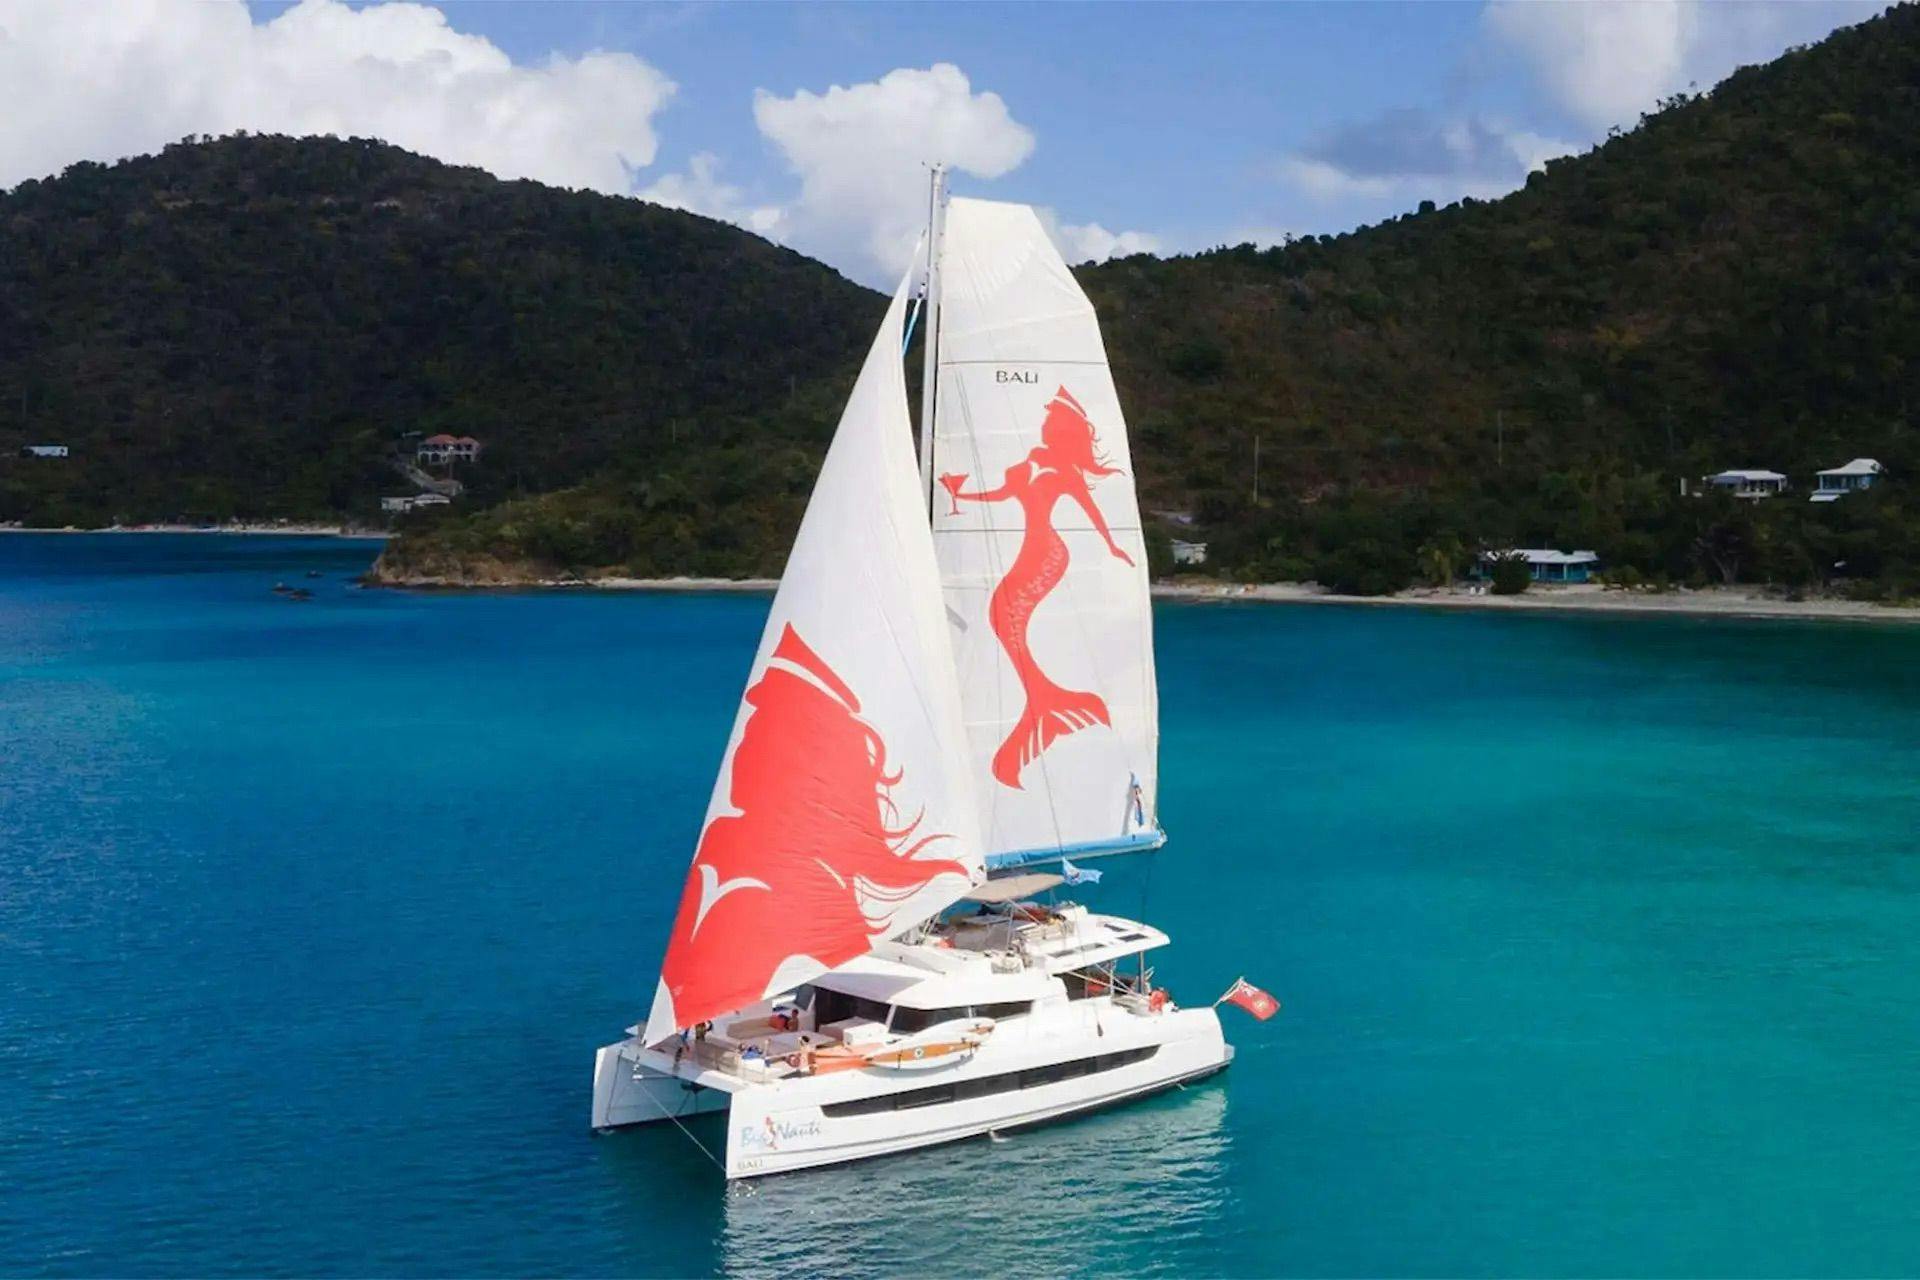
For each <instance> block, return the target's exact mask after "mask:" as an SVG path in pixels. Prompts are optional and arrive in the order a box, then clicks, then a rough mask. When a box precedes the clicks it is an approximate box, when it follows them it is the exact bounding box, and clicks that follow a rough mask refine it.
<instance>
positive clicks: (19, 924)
mask: <svg viewBox="0 0 1920 1280" xmlns="http://www.w3.org/2000/svg"><path fill="white" fill-rule="evenodd" d="M371 551H372V549H371V547H370V546H369V545H368V544H354V543H343V542H338V541H320V540H316V541H304V540H286V539H264V538H263V539H246V538H223V537H199V538H195V537H182V538H165V537H137V538H136V537H111V536H109V537H78V536H68V537H31V536H7V537H0V976H3V977H4V981H0V1272H5V1273H8V1274H20V1273H25V1274H42V1273H47V1274H83V1273H103V1272H106V1273H115V1274H135V1275H146V1274H203V1273H236V1272H244V1273H275V1274H281V1273H295V1274H304V1273H329V1272H333V1273H337V1272H350V1273H356V1274H364V1273H369V1272H377V1273H403V1274H422V1275H471V1274H498V1273H527V1272H535V1273H555V1272H557V1273H583V1274H614V1273H648V1274H656V1273H671V1274H686V1273H694V1274H698V1273H706V1272H713V1271H737V1272H748V1273H754V1274H766V1273H792V1274H801V1273H805V1274H840V1273H845V1272H848V1271H852V1270H877V1271H881V1272H888V1273H905V1272H915V1273H923V1272H931V1273H935V1274H995V1275H998V1274H1033V1273H1059V1272H1068V1271H1085V1272H1098V1273H1114V1272H1120V1273H1129V1274H1135V1273H1181V1274H1187V1273H1216V1274H1217V1273H1233V1274H1249V1273H1274V1274H1279V1273H1285V1274H1299V1275H1362V1274H1365V1275H1372V1274H1381V1273H1390V1274H1401V1273H1415V1274H1449V1275H1452V1274H1459V1275H1479V1274H1497V1273H1515V1272H1525V1273H1545V1274H1644V1273H1663V1274H1664V1273H1676V1272H1678V1273H1699V1274H1716V1275H1734V1274H1740V1275H1745V1274H1808V1273H1813V1274H1832V1275H1856V1274H1868V1273H1895V1272H1898V1273H1909V1274H1910V1273H1913V1272H1915V1271H1916V1270H1920V1224H1917V1222H1916V1219H1920V1213H1916V1210H1915V1209H1914V1206H1913V1199H1912V1198H1913V1189H1914V1187H1915V1186H1916V1185H1920V1143H1917V1142H1916V1141H1915V1138H1914V1135H1915V1134H1916V1133H1920V984H1916V981H1915V976H1916V974H1920V860H1917V859H1916V850H1915V843H1914V832H1915V831H1916V829H1920V781H1917V780H1920V732H1916V726H1920V662H1916V659H1920V631H1913V632H1909V631H1907V630H1904V629H1891V628H1889V629H1871V628H1846V627H1834V626H1815V625H1794V624H1760V623H1740V622H1718V621H1716V622H1691V621H1681V620H1671V619H1662V620H1648V621H1617V620H1596V619H1587V618H1581V619H1561V618H1542V617H1518V618H1515V617H1490V616H1460V615H1442V614H1429V613H1421V612H1415V611H1410V610H1368V609H1336V608H1272V607H1259V606H1224V607H1222V606H1214V607H1207V606H1185V607H1172V608H1164V609H1162V610H1161V612H1160V615H1159V638H1160V652H1161V655H1162V665H1161V682H1162V694H1163V698H1164V705H1165V717H1164V731H1165V733H1164V759H1165V768H1164V785H1163V799H1162V808H1163V816H1164V818H1165V821H1166V824H1167V826H1168V829H1169V830H1170V832H1171V833H1172V836H1173V842H1172V844H1171V846H1170V847H1169V849H1168V851H1167V852H1166V853H1165V854H1164V855H1162V856H1160V857H1159V858H1157V859H1140V858H1136V859H1123V860H1115V861H1110V862H1108V863H1106V864H1104V865H1105V866H1106V867H1107V868H1109V874H1108V877H1107V880H1106V882H1105V884H1103V885H1102V886H1100V887H1099V888H1098V889H1096V890H1093V891H1091V893H1090V894H1089V897H1090V899H1091V900H1092V901H1094V902H1096V903H1097V904H1100V905H1104V906H1107V907H1110V908H1112V909H1115V910H1120V911H1135V910H1144V911H1145V912H1146V913H1147V914H1149V915H1150V917H1151V918H1152V919H1153V920H1154V921H1155V922H1156V923H1159V924H1161V925H1163V926H1165V927H1166V928H1167V929H1168V930H1169V932H1171V933H1172V935H1173V937H1174V940H1175V945H1174V946H1173V947H1172V948H1171V949H1170V950H1168V951H1167V952H1165V953H1164V954H1163V956H1162V957H1161V960H1160V973H1161V975H1162V976H1163V978H1165V979H1166V981H1167V984H1168V985H1169V986H1171V987H1172V988H1173V990H1174V992H1175V994H1176V995H1177V996H1179V997H1180V998H1182V999H1184V1000H1186V1001H1188V1002H1195V1001H1200V1000H1205V999H1210V998H1212V996H1213V995H1214V994H1216V993H1217V992H1218V991H1219V990H1220V989H1222V988H1223V987H1225V986H1226V985H1227V983H1228V982H1230V981H1231V980H1232V978H1233V977H1234V976H1235V975H1236V974H1239V973H1241V972H1245V973H1247V974H1248V975H1249V976H1250V977H1252V978H1253V979H1254V980H1255V981H1257V982H1260V983H1262V984H1263V985H1265V986H1267V987H1269V988H1271V989H1272V990H1273V991H1274V992H1275V993H1276V994H1277V995H1279V996H1280V997H1281V998H1282V999H1283V1001H1284V1002H1285V1005H1286V1008H1285V1011H1284V1012H1283V1013H1282V1014H1281V1015H1280V1016H1279V1017H1277V1018H1275V1019H1274V1020H1273V1021H1271V1022H1268V1023H1264V1024H1257V1023H1254V1022H1252V1021H1251V1020H1249V1019H1247V1018H1245V1017H1243V1016H1241V1015H1240V1014H1239V1013H1238V1012H1236V1011H1233V1010H1228V1011H1226V1016H1227V1019H1228V1021H1227V1027H1228V1032H1229V1035H1230V1036H1231V1038H1232V1039H1233V1040H1234V1041H1235V1042H1236V1043H1237V1044H1238V1045H1239V1046H1240V1057H1239V1059H1238V1061H1237V1062H1236V1064H1235V1066H1234V1068H1233V1070H1232V1071H1230V1072H1228V1073H1227V1074H1226V1075H1225V1076H1223V1077H1220V1078H1219V1080H1218V1082H1217V1083H1210V1084H1207V1085H1205V1086H1202V1087H1198V1088H1194V1089H1190V1090H1187V1091H1185V1092H1182V1093H1176V1094H1171V1095H1168V1096H1166V1097H1163V1098H1159V1099H1154V1100H1151V1101H1148V1102H1145V1103H1142V1104H1139V1105H1136V1106H1132V1107H1129V1108H1124V1109H1121V1110H1116V1111H1112V1112H1108V1113H1105V1114H1101V1115H1098V1116H1094V1117H1090V1118H1086V1119H1083V1120H1079V1121H1075V1122H1070V1123H1067V1124H1064V1125H1058V1126H1055V1127H1052V1128H1048V1129H1042V1130H1037V1131H1034V1132H1030V1133H1025V1134H1021V1135H1018V1136H1016V1137H1015V1138H1013V1139H1012V1140H1011V1141H1007V1142H1001V1143H988V1142H975V1143H966V1144H961V1145H958V1146H955V1147H950V1148H943V1149H938V1150H934V1151H929V1152H922V1153H916V1154H912V1155H908V1156H903V1157H898V1158H895V1159H891V1160H885V1161H879V1162H874V1163H870V1164H867V1165H863V1166H856V1167H852V1168H848V1169H841V1170H830V1171H825V1172H820V1173H813V1174H803V1175H796V1176H791V1177H786V1178H779V1179H771V1180H768V1181H765V1182H761V1183H757V1184H750V1185H747V1186H743V1187H736V1188H732V1189H729V1188H726V1187H724V1186H723V1185H722V1184H721V1183H720V1181H719V1178H718V1175H717V1174H716V1173H715V1172H714V1170H713V1168H712V1167H711V1166H710V1165H708V1164H707V1163H706V1162H705V1160H704V1159H703V1157H702V1156H701V1155H700V1154H699V1153H698V1152H697V1151H694V1150H693V1149H692V1148H691V1147H689V1145H688V1144H687V1142H686V1141H685V1140H684V1139H683V1138H682V1137H681V1136H680V1135H679V1134H677V1133H676V1132H674V1131H673V1130H671V1129H665V1130H658V1131H639V1132H631V1133H625V1134H620V1135H614V1136H612V1137H603V1138H595V1137H593V1136H591V1135H590V1134H589V1133H588V1132H587V1129H586V1121H587V1105H588V1091H589V1090H588V1086H589V1078H590V1069H591V1063H590V1057H591V1054H592V1051H593V1049H594V1047H595V1046H596V1045H598V1044H600V1043H601V1042H603V1041H605V1040H607V1039H610V1038H612V1037H613V1036H614V1035H616V1034H617V1033H618V1030H619V1028H620V1027H621V1026H623V1025H625V1024H626V1023H627V1022H629V1021H632V1020H633V1019H634V1018H635V1017H636V1016H637V1015H639V1014H640V1013H641V1012H642V1006H643V1004H644V1001H645V997H646V995H647V993H648V992H649V990H650V989H651V984H652V968H653V966H654V964H655V963H656V962H657V956H658V946H659V943H660V940H661V938H662V936H663V934H664V931H665V928H666V925H667V920H668V915H669V913H670V911H671V909H672V906H673V902H672V896H671V895H672V893H673V892H674V890H675V889H676V888H677V885H678V882H679V879H680V877H681V875H682V874H683V873H684V867H685V863H686V859H687V857H688V853H689V850H690V848H691V840H692V837H693V835H694V830H695V826H696V824H697V822H698V818H699V815H700V814H701V812H702V809H703V807H704V805H705V801H706V795H707V788H708V786H709V784H710V781H711V777H712V772H713V768H714V765H715V762H716V759H717V755H718V752H719V750H720V747H721V745H722V741H723V737H724V735H725V732H726V729H727V726H728V723H729V720H730V717H731V716H732V714H733V708H734V704H735V698H736V696H737V694H738V690H739V684H740V681H741V678H742V676H743V674H744V670H745V666H746V663H747V661H748V659H749V657H750V655H751V652H752V649H753V645H754V641H755V639H756V634H757V630H758V625H759V620H760V618H761V615H762V613H763V610H764V607H765V606H764V602H763V601H761V600H758V599H754V598H738V597H723V596H706V597H670V596H648V595H492V596H438V595H415V594H403V593H393V592H373V591H360V590H355V589H351V587H350V585H349V582H348V581H347V577H348V575H350V574H352V573H354V572H356V571H358V570H359V569H360V568H362V567H364V565H365V564H366V562H367V561H368V559H369V558H370V556H371ZM309 569H314V570H318V571H319V572H320V573H321V574H322V575H323V576H322V577H320V578H315V579H307V578H306V577H304V574H305V573H306V572H307V571H308V570H309ZM279 579H284V580H286V581H288V582H293V583H297V584H298V585H305V586H310V587H312V588H313V590H314V591H315V594H316V599H315V600H314V601H312V602H311V603H308V604H291V603H286V602H284V601H281V600H279V599H277V598H275V597H273V596H272V595H271V594H270V593H269V591H268V587H269V586H271V584H272V583H273V582H274V581H275V580H279Z"/></svg>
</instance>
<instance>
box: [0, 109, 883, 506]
mask: <svg viewBox="0 0 1920 1280" xmlns="http://www.w3.org/2000/svg"><path fill="white" fill-rule="evenodd" d="M879 307H880V304H879V303H878V302H877V301H876V300H875V299H874V297H873V295H872V294H871V293H870V292H869V291H867V290H865V289H863V288H861V287H860V286H858V285H855V284H853V283H851V282H849V281H847V280H845V279H843V278H842V277H840V276H839V275H838V274H836V273H835V272H833V271H832V270H830V269H828V268H827V267H824V266H822V265H821V264H819V263H817V262H813V261H811V260H809V259H807V258H803V257H801V256H800V255H798V254H795V253H792V252H790V251H788V250H785V249H780V248H778V247H776V246H774V245H771V244H768V243H767V242H766V241H764V240H761V239H758V238H757V237H754V236H750V235H746V234H744V233H742V232H740V231H738V230H737V229H735V228H733V227H730V226H727V225H725V224H722V223H718V222H713V221H710V220H708V219H704V218H698V217H694V216H692V215H690V214H685V213H679V212H675V211H671V210H667V209H662V208H659V207H657V206H653V205H648V204H643V203H641V202H639V201H636V200H624V199H614V198H610V197H606V196H600V195H593V194H588V193H582V192H567V191H558V190H554V189H551V188H547V187H542V186H539V185H537V184H535V183H531V182H500V181H498V180H496V179H494V178H492V177H489V176H488V175H486V174H484V173H481V172H480V171H478V170H474V169H461V168H454V167H451V166H448V165H444V164H440V163H438V162H436V161H432V160H427V159H423V158H422V157H420V156H416V155H412V154H410V153H408V152H405V151H401V150H399V149H398V148H395V147H391V146H387V145H385V144H382V143H377V142H368V141H361V140H357V139H355V140H349V141H339V140H335V139H301V140H294V139H288V138H279V137H245V136H239V137H232V138H224V139H220V140H217V141H197V142H195V141H189V142H187V143H182V144H179V145H175V146H171V147H168V148H167V149H166V150H165V151H164V152H163V153H162V154H160V155H157V156H150V157H145V158H141V159H137V160H131V161H127V162H125V163H122V164H117V165H113V166H110V167H108V166H102V165H96V164H80V165H75V166H73V167H72V168H70V169H68V170H67V171H66V172H65V173H64V174H62V175H61V176H59V177H58V178H55V179H51V180H48V181H44V182H27V183H24V184H22V185H21V186H19V187H17V188H15V189H14V190H13V191H11V192H8V193H6V194H4V195H0V520H23V521H25V522H27V523H54V524H66V523H79V524H100V523H105V522H107V521H110V520H113V519H115V518H124V519H170V518H184V519H193V520H220V519H227V518H234V517H242V518H246V517H260V516H305V517H336V518H337V517H339V516H342V515H356V514H371V513H373V512H375V511H377V509H378V498H379V496H380V495H381V494H382V493H383V492H388V493H391V492H407V491H408V486H407V485H406V484H405V483H404V482H403V481H401V479H400V478H399V477H398V476H396V475H395V474H394V473H393V471H392V470H391V468H390V467H389V466H388V465H387V462H386V458H387V455H388V454H389V453H391V452H392V451H393V450H394V447H395V443H396V441H397V440H399V439H400V438H401V437H402V436H403V435H404V434H405V433H407V432H419V433H423V434H433V433H435V432H442V431H444V432H449V433H452V434H455V435H471V436H474V437H477V438H478V439H480V440H481V441H482V442H484V444H485V445H486V453H485V455H484V459H485V460H484V465H482V466H479V467H476V468H472V469H471V470H469V471H467V472H464V473H463V475H464V478H465V479H466V480H467V481H468V482H469V483H470V484H471V485H472V487H473V493H472V495H471V497H472V498H473V500H474V501H476V502H480V503H484V502H487V501H490V500H495V499H499V498H504V497H507V496H510V495H511V494H513V493H516V492H540V491H544V490H548V489H553V488H558V487H561V486H564V485H567V484H570V483H573V482H576V481H578V480H581V479H583V478H585V477H587V476H589V475H592V474H595V473H597V472H598V471H599V469H600V468H602V467H603V466H605V465H606V464H607V463H608V462H610V461H611V460H613V459H616V458H628V457H652V458H656V459H662V460H665V459H670V458H673V457H676V456H679V455H680V454H682V453H685V452H689V451H691V452H693V453H695V454H700V453H703V452H708V451H711V450H713V449H715V448H719V447H724V443H725V441H726V440H728V439H730V438H731V437H732V435H733V434H736V433H745V432H748V431H751V432H752V433H753V434H755V435H756V436H758V437H759V438H761V439H763V440H764V439H779V438H784V437H786V436H788V435H793V436H795V437H796V438H799V439H801V440H804V441H806V442H807V443H808V445H809V447H811V446H814V445H817V443H818V441H819V440H820V438H821V436H822V433H823V432H824V431H825V430H827V429H829V428H830V425H831V416H830V411H826V412H828V415H829V416H828V417H827V418H826V420H825V422H823V421H822V420H821V417H820V415H821V413H822V412H823V411H822V410H820V409H819V408H818V405H820V404H822V403H825V402H826V401H829V400H831V399H832V396H830V395H829V396H822V395H821V394H819V393H818V392H816V391H815V390H814V388H813V387H812V385H811V384H813V383H815V382H817V381H818V380H820V379H823V378H826V379H837V378H838V376H839V374H840V373H841V371H842V370H843V369H845V368H847V367H850V365H851V362H853V361H854V360H855V359H857V357H858V355H859V353H860V352H862V351H864V348H865V344H866V342H867V340H868V337H869V336H870V335H869V332H868V330H869V327H870V325H871V324H872V323H873V319H874V317H875V316H876V315H878V313H879ZM30 442H31V443H40V442H51V443H61V444H66V445H68V446H69V447H70V448H71V450H72V457H71V458H70V459H69V460H67V461H66V462H64V463H58V464H56V463H51V462H46V461H32V462H23V461H22V460H21V459H19V457H18V456H17V455H18V453H19V446H20V445H22V444H25V443H30Z"/></svg>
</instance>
